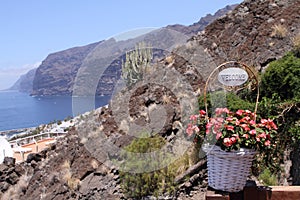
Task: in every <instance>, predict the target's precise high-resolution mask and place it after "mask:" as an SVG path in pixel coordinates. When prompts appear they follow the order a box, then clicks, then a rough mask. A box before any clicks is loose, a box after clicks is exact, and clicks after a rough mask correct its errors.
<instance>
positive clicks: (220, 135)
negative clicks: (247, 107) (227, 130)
mask: <svg viewBox="0 0 300 200" xmlns="http://www.w3.org/2000/svg"><path fill="white" fill-rule="evenodd" d="M220 137H222V133H221V132H217V134H216V139H217V140H218V139H220Z"/></svg>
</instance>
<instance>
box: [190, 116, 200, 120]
mask: <svg viewBox="0 0 300 200" xmlns="http://www.w3.org/2000/svg"><path fill="white" fill-rule="evenodd" d="M198 117H199V116H198V115H191V116H190V120H191V121H196V120H197V119H198Z"/></svg>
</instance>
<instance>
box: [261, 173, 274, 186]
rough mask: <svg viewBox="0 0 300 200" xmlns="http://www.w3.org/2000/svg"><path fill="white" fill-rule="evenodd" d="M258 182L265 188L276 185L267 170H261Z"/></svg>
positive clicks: (272, 176) (272, 175)
mask: <svg viewBox="0 0 300 200" xmlns="http://www.w3.org/2000/svg"><path fill="white" fill-rule="evenodd" d="M258 179H259V181H261V182H262V183H263V184H264V185H265V186H272V185H273V186H274V185H277V178H276V176H275V175H274V174H272V173H271V171H270V170H269V169H265V170H263V172H262V173H261V174H260V175H259V176H258Z"/></svg>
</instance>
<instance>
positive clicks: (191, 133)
mask: <svg viewBox="0 0 300 200" xmlns="http://www.w3.org/2000/svg"><path fill="white" fill-rule="evenodd" d="M186 133H187V135H188V136H191V135H193V133H194V131H193V127H192V124H188V127H187V129H186Z"/></svg>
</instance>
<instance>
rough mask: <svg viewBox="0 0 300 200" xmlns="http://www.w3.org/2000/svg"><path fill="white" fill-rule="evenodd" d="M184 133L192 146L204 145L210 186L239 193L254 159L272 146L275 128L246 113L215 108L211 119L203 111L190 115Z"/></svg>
mask: <svg viewBox="0 0 300 200" xmlns="http://www.w3.org/2000/svg"><path fill="white" fill-rule="evenodd" d="M186 133H187V135H188V136H189V137H194V139H195V142H203V141H204V142H203V143H205V144H204V145H203V149H204V151H205V152H206V153H207V160H208V184H209V186H211V187H212V188H214V189H217V190H222V191H227V192H238V191H240V190H243V187H244V186H245V184H246V180H247V177H248V175H249V172H250V167H251V165H252V160H253V158H254V155H255V154H256V153H257V152H260V151H265V150H267V149H268V148H272V146H274V145H275V144H274V140H273V138H275V135H276V133H277V126H276V124H275V123H274V122H273V120H271V119H258V118H257V116H256V114H255V113H253V112H251V111H249V110H237V111H236V112H232V111H230V110H229V109H227V108H216V109H215V115H214V116H213V117H208V116H207V114H206V112H205V111H204V110H200V112H199V114H197V115H192V116H191V117H190V123H189V124H188V127H187V129H186Z"/></svg>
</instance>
